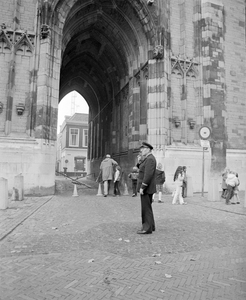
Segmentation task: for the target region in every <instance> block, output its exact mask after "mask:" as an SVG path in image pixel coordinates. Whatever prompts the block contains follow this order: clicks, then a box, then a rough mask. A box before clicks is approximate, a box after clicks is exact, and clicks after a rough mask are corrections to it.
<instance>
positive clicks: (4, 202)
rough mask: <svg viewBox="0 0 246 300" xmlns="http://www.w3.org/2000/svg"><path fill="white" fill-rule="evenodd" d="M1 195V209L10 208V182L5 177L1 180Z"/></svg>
mask: <svg viewBox="0 0 246 300" xmlns="http://www.w3.org/2000/svg"><path fill="white" fill-rule="evenodd" d="M0 194H1V197H0V209H6V208H8V206H9V199H8V180H7V179H5V178H3V177H1V178H0Z"/></svg>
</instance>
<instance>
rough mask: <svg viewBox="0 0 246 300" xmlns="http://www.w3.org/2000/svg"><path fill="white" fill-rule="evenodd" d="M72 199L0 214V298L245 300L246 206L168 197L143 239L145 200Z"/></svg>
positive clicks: (39, 201) (22, 205)
mask: <svg viewBox="0 0 246 300" xmlns="http://www.w3.org/2000/svg"><path fill="white" fill-rule="evenodd" d="M72 194H73V187H72V186H71V187H70V188H69V189H66V190H65V191H63V192H62V193H61V194H59V195H55V196H51V197H41V198H28V199H25V200H24V201H20V202H19V201H18V202H16V201H14V202H11V207H10V208H9V209H7V210H5V211H0V227H1V241H0V253H1V258H0V274H1V275H0V299H1V300H101V299H103V300H106V299H107V300H245V296H246V252H245V247H246V236H245V231H246V208H244V207H243V205H242V204H241V205H229V206H227V205H225V204H224V203H222V202H209V201H207V200H206V197H204V198H201V197H200V195H195V196H194V197H193V198H187V202H188V205H172V204H171V202H172V197H171V195H165V196H164V197H163V200H164V203H158V202H157V201H155V202H154V203H153V211H154V216H155V223H156V231H155V232H154V233H153V234H150V235H144V236H143V235H138V234H136V232H137V230H138V229H139V227H140V225H141V224H140V223H141V218H140V215H141V213H140V199H139V197H133V198H132V197H131V195H127V196H121V197H112V195H111V196H108V197H106V198H104V197H102V196H96V195H97V189H96V188H94V189H83V188H79V189H78V194H79V196H78V197H73V196H72ZM205 196H206V195H205ZM240 196H241V199H243V198H242V197H243V195H240ZM3 226H4V230H2V228H3Z"/></svg>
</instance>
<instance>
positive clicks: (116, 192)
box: [114, 181, 120, 195]
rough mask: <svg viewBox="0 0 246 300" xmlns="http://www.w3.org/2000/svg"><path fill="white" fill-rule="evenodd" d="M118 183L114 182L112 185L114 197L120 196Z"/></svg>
mask: <svg viewBox="0 0 246 300" xmlns="http://www.w3.org/2000/svg"><path fill="white" fill-rule="evenodd" d="M119 183H120V182H119V181H115V183H114V195H120V188H119Z"/></svg>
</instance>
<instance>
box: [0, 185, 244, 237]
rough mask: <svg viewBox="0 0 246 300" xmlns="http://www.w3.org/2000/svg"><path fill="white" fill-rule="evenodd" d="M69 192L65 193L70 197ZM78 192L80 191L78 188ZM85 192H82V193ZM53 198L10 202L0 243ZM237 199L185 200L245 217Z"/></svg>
mask: <svg viewBox="0 0 246 300" xmlns="http://www.w3.org/2000/svg"><path fill="white" fill-rule="evenodd" d="M70 190H71V191H69V192H68V191H67V194H68V195H69V193H70V194H71V195H72V193H73V192H72V187H70ZM78 191H80V189H79V188H78ZM84 192H85V190H84V191H83V193H84ZM86 194H88V195H93V194H94V195H96V194H97V190H96V189H95V187H93V186H92V189H91V190H89V191H87V192H86ZM52 197H54V196H46V197H25V199H24V200H23V201H10V206H9V208H8V209H6V210H0V241H1V240H2V239H4V238H5V237H6V236H7V235H8V234H9V233H11V232H12V231H13V230H14V229H15V228H16V227H18V226H19V225H21V223H22V222H23V221H24V220H26V219H27V218H28V217H29V216H31V215H32V214H33V213H35V212H36V211H37V210H38V209H39V208H41V207H42V206H43V205H45V204H46V203H47V202H48V201H49V200H51V199H52ZM164 197H169V198H170V195H165V196H164ZM239 197H240V199H241V203H240V204H237V205H225V203H224V201H216V202H211V201H208V199H207V194H206V193H205V194H204V197H201V194H194V196H193V197H189V198H187V202H188V204H192V205H198V206H202V207H205V208H212V209H217V210H221V211H225V212H228V213H234V214H240V215H246V207H244V192H242V191H240V194H239Z"/></svg>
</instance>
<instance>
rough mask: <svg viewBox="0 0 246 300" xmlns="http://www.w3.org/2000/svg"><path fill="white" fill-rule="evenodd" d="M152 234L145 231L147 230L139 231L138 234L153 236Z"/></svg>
mask: <svg viewBox="0 0 246 300" xmlns="http://www.w3.org/2000/svg"><path fill="white" fill-rule="evenodd" d="M151 233H152V232H150V231H145V230H138V231H137V234H151Z"/></svg>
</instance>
